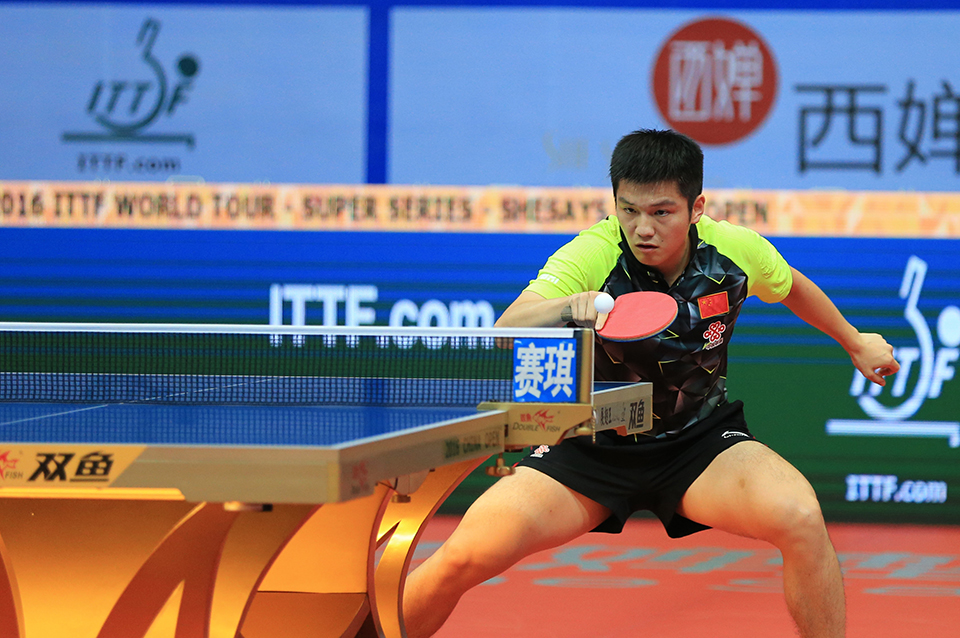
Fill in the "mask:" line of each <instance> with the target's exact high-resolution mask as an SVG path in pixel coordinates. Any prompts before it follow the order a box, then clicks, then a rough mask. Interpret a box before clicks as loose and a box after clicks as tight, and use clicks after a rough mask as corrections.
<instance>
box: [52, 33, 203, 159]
mask: <svg viewBox="0 0 960 638" xmlns="http://www.w3.org/2000/svg"><path fill="white" fill-rule="evenodd" d="M159 36H160V22H159V21H157V20H154V19H153V18H147V19H146V20H145V21H144V22H143V25H142V26H141V27H140V31H139V32H138V34H137V38H136V45H137V49H138V51H137V56H138V58H139V60H138V61H137V62H138V67H137V68H138V71H137V73H136V75H135V76H133V77H124V78H116V79H108V78H103V79H99V80H98V81H97V82H96V83H95V84H94V85H93V88H92V90H91V92H90V97H89V98H88V99H87V103H86V109H85V110H86V112H87V114H88V115H89V116H91V117H92V118H93V119H94V121H96V123H97V124H99V125H100V127H101V130H99V131H96V132H93V131H90V132H79V131H73V132H65V133H63V135H62V137H61V139H62V140H63V141H64V142H139V143H144V142H147V143H167V144H169V143H173V144H184V145H186V146H187V147H188V148H193V147H194V146H195V144H196V140H195V139H194V136H193V134H192V133H153V134H148V133H146V132H145V131H146V129H148V128H149V127H150V126H151V125H153V124H154V123H156V121H157V120H158V118H160V117H161V116H164V115H165V116H167V117H172V116H173V115H174V114H175V113H176V111H177V109H178V107H180V106H182V105H183V104H186V103H187V97H188V95H189V93H190V90H191V89H192V88H193V81H194V79H195V78H196V76H197V74H198V73H199V71H200V61H199V60H198V59H197V57H196V56H194V55H192V54H188V53H185V54H183V55H181V56H180V58H179V59H178V60H177V63H176V67H175V69H176V70H175V72H174V73H173V74H171V75H170V77H168V72H167V70H166V69H165V68H164V66H163V64H162V63H161V61H160V60H159V59H158V58H157V56H156V54H155V53H154V46H155V45H156V42H157V39H158V38H159Z"/></svg>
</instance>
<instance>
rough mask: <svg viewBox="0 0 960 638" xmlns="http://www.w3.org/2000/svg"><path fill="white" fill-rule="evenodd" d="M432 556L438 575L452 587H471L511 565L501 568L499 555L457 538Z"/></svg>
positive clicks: (450, 540) (445, 544)
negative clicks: (459, 540)
mask: <svg viewBox="0 0 960 638" xmlns="http://www.w3.org/2000/svg"><path fill="white" fill-rule="evenodd" d="M432 558H433V560H434V561H435V568H436V574H437V576H438V577H439V578H440V579H441V580H442V581H443V582H444V584H445V585H446V586H448V587H451V588H452V589H469V588H471V587H474V586H475V585H479V584H480V583H482V582H483V581H485V580H488V579H490V578H493V577H494V576H496V575H497V574H499V573H500V572H501V571H503V569H506V567H509V565H507V566H505V567H502V568H501V566H500V561H499V560H498V557H497V556H496V555H494V554H492V553H491V552H488V551H485V550H484V548H482V547H479V546H477V545H474V544H472V543H463V542H458V541H457V540H456V539H455V538H451V539H449V540H448V541H447V542H446V543H444V544H443V545H442V546H441V547H440V548H439V549H438V550H437V552H436V554H435V555H434V556H433V557H432Z"/></svg>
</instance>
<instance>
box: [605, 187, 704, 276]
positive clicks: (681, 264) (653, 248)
mask: <svg viewBox="0 0 960 638" xmlns="http://www.w3.org/2000/svg"><path fill="white" fill-rule="evenodd" d="M704 201H705V200H704V197H703V195H700V196H699V197H697V199H696V200H695V201H694V203H693V211H692V213H691V211H690V209H689V208H688V206H687V199H686V198H685V197H684V196H683V195H681V194H680V191H679V189H678V188H677V184H676V182H667V183H665V184H637V183H635V182H630V181H626V180H624V181H621V182H620V184H619V186H618V188H617V219H618V220H619V221H620V228H622V229H623V234H624V236H625V237H626V238H627V242H628V243H629V244H630V249H631V250H632V251H633V254H634V256H635V257H636V258H637V260H638V261H639V262H640V263H641V264H644V265H646V266H651V267H653V268H656V269H657V270H659V271H660V272H661V273H662V274H663V275H664V276H665V277H666V278H667V280H668V281H670V282H671V283H672V282H673V281H674V280H675V279H676V278H677V277H678V276H680V273H682V272H683V269H684V268H685V267H686V265H687V258H688V255H689V247H688V245H687V244H688V242H687V233H688V231H689V229H690V224H695V223H696V222H697V221H698V220H699V219H700V216H701V215H702V214H703V205H704Z"/></svg>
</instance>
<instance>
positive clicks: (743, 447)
mask: <svg viewBox="0 0 960 638" xmlns="http://www.w3.org/2000/svg"><path fill="white" fill-rule="evenodd" d="M677 511H678V513H680V514H681V515H683V516H685V517H686V518H689V519H691V520H693V521H696V522H698V523H701V524H703V525H709V526H710V527H714V528H717V529H722V530H724V531H727V532H732V533H734V534H739V535H741V536H749V537H751V538H761V539H764V540H774V538H773V537H775V536H777V535H778V534H780V533H782V532H783V531H784V527H785V526H786V525H788V524H791V523H793V522H794V521H795V519H796V518H797V517H798V516H800V517H806V516H810V515H813V516H814V517H815V518H818V517H819V516H820V512H819V504H818V502H817V497H816V494H815V493H814V491H813V488H812V487H811V486H810V483H809V482H808V481H807V479H806V478H804V476H803V475H802V474H801V473H800V472H799V471H798V470H797V469H796V468H794V467H793V466H792V465H791V464H790V463H788V462H787V461H786V460H785V459H783V458H782V457H781V456H780V455H779V454H777V453H776V452H774V451H773V450H771V449H770V448H768V447H766V446H765V445H763V444H762V443H758V442H756V441H744V442H742V443H738V444H737V445H734V446H732V447H730V448H727V449H726V450H724V451H723V452H722V453H721V454H720V455H718V456H717V458H715V459H714V460H713V462H712V463H711V464H710V465H709V466H708V467H707V469H706V470H704V472H703V474H701V475H700V476H699V477H698V478H697V480H696V481H694V482H693V484H692V485H691V486H690V488H689V489H688V490H687V493H686V494H685V495H684V497H683V500H682V501H681V503H680V507H679V508H678V509H677Z"/></svg>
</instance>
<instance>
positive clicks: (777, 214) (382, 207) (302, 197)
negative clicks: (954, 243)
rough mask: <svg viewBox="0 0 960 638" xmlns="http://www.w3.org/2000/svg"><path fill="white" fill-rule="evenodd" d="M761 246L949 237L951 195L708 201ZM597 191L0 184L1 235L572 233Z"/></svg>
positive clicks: (588, 218)
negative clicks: (790, 239) (808, 240)
mask: <svg viewBox="0 0 960 638" xmlns="http://www.w3.org/2000/svg"><path fill="white" fill-rule="evenodd" d="M705 195H706V197H707V214H708V215H710V216H711V217H713V218H714V219H726V220H728V221H730V222H732V223H735V224H738V225H743V226H748V227H750V228H754V229H756V230H758V231H760V232H761V233H763V234H765V235H771V236H778V235H779V236H790V235H794V236H831V237H838V236H840V237H843V236H859V237H937V238H949V237H960V193H900V192H874V191H857V192H852V191H850V192H848V191H757V190H708V191H706V192H705ZM613 212H614V207H613V198H612V195H611V192H610V189H607V188H533V187H512V186H511V187H507V186H487V187H470V186H392V185H385V186H381V185H297V184H204V183H153V182H146V183H131V182H116V183H113V182H0V227H4V226H6V227H50V228H164V229H231V230H244V229H258V230H381V231H420V232H438V231H443V232H501V233H504V232H508V233H514V232H515V233H527V232H531V233H575V232H578V231H580V230H582V229H584V228H586V227H588V226H589V225H590V224H592V223H594V222H596V221H598V220H600V219H603V218H604V217H606V216H607V215H609V214H612V213H613Z"/></svg>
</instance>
